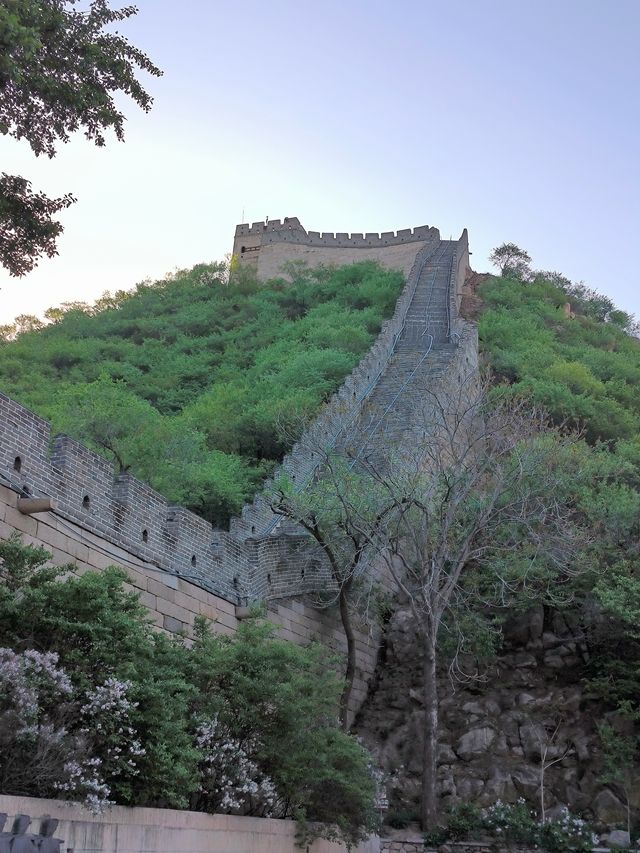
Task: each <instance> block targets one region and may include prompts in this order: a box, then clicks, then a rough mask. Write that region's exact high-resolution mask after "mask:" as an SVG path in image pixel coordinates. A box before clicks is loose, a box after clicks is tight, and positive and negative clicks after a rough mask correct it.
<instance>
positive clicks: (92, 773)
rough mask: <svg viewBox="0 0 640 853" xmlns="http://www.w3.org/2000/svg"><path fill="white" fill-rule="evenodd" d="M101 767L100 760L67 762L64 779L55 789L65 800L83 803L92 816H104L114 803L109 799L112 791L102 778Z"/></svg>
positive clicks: (56, 784)
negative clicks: (103, 813)
mask: <svg viewBox="0 0 640 853" xmlns="http://www.w3.org/2000/svg"><path fill="white" fill-rule="evenodd" d="M101 766H102V762H101V760H100V759H99V758H84V759H80V760H77V759H74V760H72V761H67V762H66V763H65V765H64V768H63V771H64V778H63V779H62V780H60V781H59V782H56V783H55V784H54V788H55V790H56V791H57V792H58V793H60V794H64V796H65V799H69V800H76V801H80V802H82V803H83V805H84V806H85V808H87V809H88V810H89V811H90V812H91V813H92V814H102V812H104V811H105V809H107V808H108V807H109V806H111V805H113V802H114V801H113V800H110V799H109V795H110V793H111V789H110V787H109V786H108V785H107V784H106V782H105V781H104V779H103V778H102V775H101Z"/></svg>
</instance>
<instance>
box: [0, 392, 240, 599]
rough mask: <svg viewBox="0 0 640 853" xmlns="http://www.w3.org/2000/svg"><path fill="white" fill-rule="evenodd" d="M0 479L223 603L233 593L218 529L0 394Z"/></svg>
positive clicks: (236, 587)
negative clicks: (119, 471) (45, 500)
mask: <svg viewBox="0 0 640 853" xmlns="http://www.w3.org/2000/svg"><path fill="white" fill-rule="evenodd" d="M0 482H2V483H3V484H4V485H8V486H10V487H11V488H12V489H14V490H16V491H18V492H19V493H20V494H21V495H23V496H27V495H28V496H31V497H37V498H41V497H47V498H50V499H51V500H52V502H54V504H55V510H54V511H55V513H56V514H57V515H58V516H60V517H62V518H63V519H67V520H68V521H70V522H73V523H74V524H77V525H79V526H80V527H82V528H84V529H85V530H87V531H90V532H91V533H93V534H96V535H98V536H100V537H101V538H102V539H104V540H106V541H107V542H111V543H113V544H114V545H116V546H118V547H120V548H123V549H124V550H126V551H128V552H129V553H131V554H133V555H134V556H136V557H139V558H140V559H141V560H144V561H146V562H149V563H151V564H153V565H156V566H158V568H160V569H163V570H165V571H167V572H169V573H170V574H174V575H180V576H182V577H184V578H187V579H189V580H192V581H193V583H195V584H197V585H200V586H202V587H203V588H204V589H207V590H209V591H212V592H215V593H217V594H218V595H221V596H222V597H223V598H227V599H228V600H230V601H236V600H238V599H240V598H241V595H240V593H241V591H242V590H243V589H246V585H247V581H246V577H244V576H239V575H240V572H241V571H242V569H243V564H242V562H239V563H238V564H236V563H231V562H229V561H225V560H223V559H222V557H221V551H222V548H221V539H222V537H223V536H224V534H222V533H221V532H220V531H216V530H214V529H213V528H212V526H211V524H209V522H207V521H205V520H204V519H203V518H200V517H199V516H197V515H195V513H192V512H189V510H187V509H185V508H184V507H176V506H172V505H171V504H170V503H169V502H168V501H167V500H166V499H165V498H164V497H163V496H162V495H160V494H159V493H158V492H156V491H155V490H154V489H152V488H151V487H150V486H148V485H147V484H146V483H143V482H142V481H140V480H137V479H136V478H135V477H132V476H131V475H130V474H127V473H125V474H118V475H116V474H115V472H114V468H113V465H112V463H111V462H109V460H107V459H105V458H104V457H103V456H100V455H99V454H98V453H96V452H94V451H93V450H90V449H89V448H88V447H85V446H84V445H82V444H80V442H78V441H75V439H72V438H70V437H69V436H66V435H58V436H54V437H52V435H51V426H50V424H49V423H48V422H47V421H45V420H43V419H42V418H39V417H38V416H37V415H35V414H34V413H33V412H31V411H29V410H28V409H26V408H24V406H21V405H20V404H19V403H16V402H15V401H14V400H11V399H10V398H9V397H7V396H6V395H4V394H0Z"/></svg>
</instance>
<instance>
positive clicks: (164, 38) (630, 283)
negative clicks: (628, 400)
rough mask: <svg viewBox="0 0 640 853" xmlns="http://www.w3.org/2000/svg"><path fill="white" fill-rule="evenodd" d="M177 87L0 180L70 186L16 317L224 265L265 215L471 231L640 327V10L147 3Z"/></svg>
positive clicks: (371, 227) (156, 56)
mask: <svg viewBox="0 0 640 853" xmlns="http://www.w3.org/2000/svg"><path fill="white" fill-rule="evenodd" d="M138 6H139V9H140V12H139V14H138V16H137V18H135V19H133V20H130V21H129V22H127V24H126V25H122V27H121V30H122V32H123V33H125V34H126V35H128V36H129V37H130V39H131V41H132V42H133V43H134V44H136V45H137V46H139V47H141V48H143V49H145V50H146V51H147V52H148V53H149V54H150V56H151V57H152V59H153V60H154V61H155V62H156V63H157V64H158V65H160V66H161V67H162V68H163V70H164V72H165V74H164V77H162V78H160V79H159V80H150V81H149V88H150V90H151V91H152V92H153V94H154V96H155V106H154V109H153V110H152V112H151V113H150V114H149V115H144V114H143V113H140V112H139V111H138V110H137V109H136V108H135V107H134V106H133V105H130V104H127V105H126V113H127V116H128V118H129V121H128V132H127V141H126V142H125V143H124V144H122V145H121V144H118V143H117V142H115V141H112V142H111V144H110V145H109V146H108V147H107V148H105V149H101V150H99V149H95V148H94V147H93V146H91V145H90V144H89V143H87V142H85V141H84V140H83V139H82V138H78V139H75V140H73V141H72V142H71V143H70V144H69V145H67V146H63V147H61V148H60V153H59V155H58V157H57V158H56V159H55V160H52V161H49V160H45V159H43V158H40V159H38V160H35V158H33V157H32V156H31V154H30V151H29V149H28V147H27V146H26V145H25V144H19V143H15V142H9V141H7V140H6V139H3V140H2V141H0V168H1V169H2V170H4V171H7V172H10V173H18V174H20V173H22V174H25V175H27V176H28V177H30V178H31V179H32V180H33V183H34V186H36V187H37V188H39V189H44V190H45V191H47V192H49V193H50V194H56V193H57V194H62V193H64V192H73V193H74V194H75V195H76V196H77V197H78V203H77V204H76V205H75V206H74V207H73V208H71V209H70V210H69V211H68V212H67V213H65V215H64V224H65V234H64V237H63V238H62V239H61V241H60V246H59V248H60V255H59V257H58V258H56V259H55V260H53V261H42V262H41V263H40V266H39V267H38V269H37V270H36V271H35V272H34V273H32V274H31V275H30V276H27V277H26V278H24V279H22V280H18V281H16V280H13V279H10V278H9V276H7V275H5V274H3V273H0V286H1V287H2V290H0V322H6V321H7V320H9V319H10V318H12V317H13V316H14V315H15V314H17V313H41V312H42V311H43V310H44V309H45V308H46V307H48V306H49V305H54V304H58V303H60V302H62V301H69V300H75V299H85V300H87V301H91V300H93V299H94V298H96V297H97V296H99V295H100V293H101V292H102V291H104V290H105V289H111V290H115V289H118V288H129V287H131V286H133V285H134V284H135V283H136V282H137V281H140V280H142V279H144V278H146V277H152V278H155V277H161V276H162V275H163V274H164V273H165V272H167V271H169V270H172V269H174V268H176V267H185V266H189V265H192V264H193V263H196V262H198V261H201V260H215V259H221V258H222V257H223V256H224V255H225V253H227V252H229V251H230V249H231V245H232V240H233V230H234V227H235V225H236V223H237V222H239V221H240V220H241V216H242V211H243V210H244V212H245V217H244V218H245V220H246V221H254V220H259V219H263V218H264V217H265V215H268V216H269V217H270V218H272V219H279V218H282V217H284V216H298V217H299V218H300V219H301V221H302V223H303V225H304V226H305V227H306V228H307V229H309V230H316V231H318V230H319V231H358V232H360V231H388V230H396V229H398V228H406V227H413V226H415V225H422V224H430V225H436V226H438V227H439V228H440V230H441V232H442V234H443V236H445V237H449V236H450V235H454V236H457V235H458V234H459V232H460V231H461V230H462V228H463V227H465V226H466V227H467V228H468V229H469V236H470V242H471V248H472V250H473V257H472V262H473V265H474V267H475V268H476V269H479V270H484V269H487V268H488V264H487V255H488V253H489V252H490V251H491V248H492V247H494V246H495V245H497V244H499V243H501V242H503V241H505V240H509V241H511V240H512V241H514V242H516V243H518V244H519V245H521V246H523V247H524V248H526V249H528V251H529V252H530V254H531V255H532V256H533V260H534V266H535V267H536V268H541V269H556V270H559V271H561V272H563V273H564V274H565V275H567V276H569V277H570V278H572V279H574V280H581V279H582V280H584V281H585V282H586V283H587V284H589V285H591V286H592V287H595V288H597V289H599V290H601V291H603V292H605V293H607V294H608V295H610V296H611V297H613V299H614V300H615V301H616V302H617V303H618V304H619V305H620V307H622V308H624V309H626V310H629V311H634V312H636V313H640V297H639V296H638V288H637V285H636V282H637V277H638V273H637V268H638V262H637V258H636V254H637V250H636V246H637V243H638V240H637V234H638V230H639V228H640V165H639V147H640V146H639V144H638V143H639V141H640V140H639V135H640V134H639V129H640V116H639V104H640V99H639V96H638V92H639V83H640V60H639V58H638V57H639V56H640V51H639V49H638V45H639V43H640V0H610V2H608V3H603V2H594V0H581V2H578V0H554V2H551V0H536V2H532V0H531V2H523V0H510V2H506V0H505V2H501V1H500V0H458V2H450V3H446V2H440V3H435V2H428V1H427V0H423V2H414V0H406V2H402V1H401V2H395V3H390V2H386V3H383V2H377V0H373V2H371V0H369V2H364V0H352V2H349V0H347V2H341V3H340V2H335V0H328V2H324V3H310V2H306V1H305V0H296V2H294V0H270V2H260V3H258V2H254V0H245V2H243V3H237V2H230V1H229V2H227V0H224V2H223V0H213V2H204V0H183V2H181V3H177V2H176V0H171V2H169V0H138Z"/></svg>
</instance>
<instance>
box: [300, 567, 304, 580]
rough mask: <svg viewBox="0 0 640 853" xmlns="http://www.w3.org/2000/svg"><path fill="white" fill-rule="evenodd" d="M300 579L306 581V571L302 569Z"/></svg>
mask: <svg viewBox="0 0 640 853" xmlns="http://www.w3.org/2000/svg"><path fill="white" fill-rule="evenodd" d="M300 578H301V580H304V569H300Z"/></svg>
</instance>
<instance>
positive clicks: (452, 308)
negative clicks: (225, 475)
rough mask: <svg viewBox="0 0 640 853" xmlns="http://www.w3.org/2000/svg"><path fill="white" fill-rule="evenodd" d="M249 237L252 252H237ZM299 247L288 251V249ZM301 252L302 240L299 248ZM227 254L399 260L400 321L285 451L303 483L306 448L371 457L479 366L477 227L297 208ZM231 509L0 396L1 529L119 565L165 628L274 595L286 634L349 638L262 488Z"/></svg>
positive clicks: (311, 556)
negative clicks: (306, 224) (157, 481)
mask: <svg viewBox="0 0 640 853" xmlns="http://www.w3.org/2000/svg"><path fill="white" fill-rule="evenodd" d="M243 249H244V251H242V250H243ZM294 249H295V250H294ZM298 250H300V251H298ZM234 253H236V254H238V256H239V257H240V259H241V260H240V262H241V263H255V264H257V269H258V275H259V277H260V278H263V279H264V278H266V277H268V276H269V275H271V274H274V265H275V264H276V263H278V264H279V267H278V269H277V270H276V271H277V272H279V270H280V267H281V266H282V263H283V262H285V261H286V260H304V261H305V262H307V263H310V264H319V263H323V264H324V263H330V262H333V263H336V264H342V263H348V262H352V261H354V260H357V259H370V258H374V259H375V260H378V261H380V262H381V263H384V264H385V265H387V266H389V267H397V268H400V269H402V270H403V271H404V272H405V274H406V285H405V287H404V289H403V291H402V294H401V295H400V297H399V299H398V302H397V304H396V308H395V311H394V314H393V317H391V319H389V320H387V321H386V322H385V323H384V324H383V326H382V329H381V330H380V333H379V335H378V337H377V339H376V341H375V343H374V345H373V346H372V348H371V349H370V350H369V352H368V353H367V354H366V355H365V357H364V358H363V359H362V361H361V362H360V364H359V365H358V366H357V367H356V368H355V369H354V370H353V372H352V373H351V375H350V376H349V377H348V378H347V379H346V381H345V382H344V383H343V385H342V386H341V388H340V389H339V390H338V391H337V392H336V394H334V396H333V397H332V398H331V400H330V401H329V402H328V403H327V404H326V406H325V407H324V408H323V410H322V411H321V412H320V414H319V415H318V417H317V418H316V419H315V420H314V421H313V422H312V423H311V424H310V426H309V428H308V430H307V433H306V434H305V436H303V438H302V439H301V440H300V441H299V442H298V443H297V444H296V445H295V446H294V447H293V448H292V450H291V452H290V453H289V454H288V455H287V457H286V458H285V459H284V460H283V463H282V465H281V470H282V471H283V472H284V473H286V475H287V476H288V478H289V479H290V480H291V481H292V483H294V484H295V485H296V487H297V488H304V486H305V484H306V483H308V482H309V480H310V479H311V478H312V477H313V475H314V474H315V472H316V470H317V468H318V464H319V463H318V457H316V456H314V454H312V453H310V452H309V449H308V448H309V447H310V446H313V445H314V444H315V445H316V446H321V447H323V448H329V449H335V451H336V452H337V453H341V452H343V453H344V452H347V451H349V452H350V453H351V455H352V456H353V457H355V458H357V457H358V455H359V454H367V455H370V454H372V453H375V451H376V446H378V445H379V444H380V443H381V442H382V443H383V444H389V443H392V444H395V445H397V444H401V443H402V442H403V441H406V440H408V439H407V436H408V435H411V433H412V431H413V434H414V435H415V430H423V429H424V414H423V405H422V404H423V402H424V399H425V397H426V392H427V390H429V391H433V390H434V389H435V388H437V387H443V386H444V387H447V388H459V387H461V385H462V384H463V383H464V382H466V381H467V380H468V378H469V377H470V376H473V375H475V374H476V373H477V337H476V332H475V327H474V326H473V324H471V323H468V322H466V321H464V320H462V319H461V318H460V317H459V306H460V298H461V293H462V286H463V283H464V279H465V275H466V273H467V270H468V260H469V251H468V239H467V233H466V231H464V232H463V233H462V236H461V237H460V239H459V240H441V239H440V235H439V232H438V230H437V229H436V228H433V227H429V226H424V227H421V228H416V229H414V230H413V231H411V230H406V231H399V232H398V233H397V234H394V233H392V232H390V233H387V234H384V233H383V234H382V235H378V234H365V235H362V234H352V235H347V234H337V235H333V234H322V235H321V234H317V233H314V232H309V233H307V232H306V231H305V230H304V229H303V228H302V226H301V225H300V223H299V221H298V220H297V219H295V218H291V219H285V220H284V223H281V222H280V221H275V222H269V223H255V224H253V225H251V226H249V225H239V226H238V228H237V229H236V236H235V242H234ZM270 485H271V481H269V482H267V483H266V485H265V490H264V491H263V492H262V493H260V494H258V495H257V496H256V498H255V500H254V501H253V503H252V504H250V505H247V506H245V508H244V509H243V511H242V514H241V516H240V517H238V518H236V519H234V520H233V521H232V524H231V526H230V530H229V531H228V532H227V531H221V530H214V529H212V527H211V525H210V524H208V523H207V522H206V521H204V520H203V519H202V518H199V517H198V516H196V515H194V514H193V513H191V512H189V511H187V510H186V509H184V508H182V507H174V506H170V505H169V504H168V503H167V501H166V500H165V499H164V498H163V497H162V496H161V495H160V494H158V493H157V492H155V491H154V490H153V489H151V488H150V487H149V486H147V485H146V484H145V483H142V482H140V481H139V480H136V479H135V478H134V477H132V476H130V475H129V474H122V475H118V476H114V471H113V467H112V465H111V463H110V462H108V461H107V460H106V459H104V458H103V457H101V456H99V455H98V454H96V453H94V452H93V451H91V450H89V449H88V448H86V447H84V446H82V445H81V444H79V443H78V442H76V441H74V440H73V439H71V438H69V437H67V436H55V437H54V436H52V435H51V431H50V426H49V424H48V423H47V422H46V421H44V420H42V419H41V418H39V417H38V416H37V415H35V414H34V413H33V412H30V411H28V410H27V409H25V408H23V407H22V406H20V405H19V404H18V403H16V402H15V401H13V400H11V399H9V398H8V397H6V396H4V395H2V394H0V536H2V538H6V537H7V536H8V535H10V533H11V532H13V531H14V530H17V531H19V532H20V533H21V534H22V535H23V539H24V541H26V542H31V543H37V544H42V545H44V546H45V547H46V548H47V549H48V550H49V551H51V552H52V554H53V562H54V563H56V564H66V563H69V562H73V563H75V564H76V565H77V567H78V571H83V570H86V569H87V568H104V567H105V566H107V565H112V564H115V565H120V566H122V567H123V568H125V569H126V571H127V572H128V574H129V577H130V581H131V586H132V588H134V589H136V590H137V591H138V592H139V593H140V596H141V600H142V603H143V604H145V605H146V606H147V607H148V608H149V611H150V613H151V616H152V618H153V619H154V621H155V623H156V624H157V625H158V627H159V628H160V629H163V630H166V631H169V632H174V633H175V632H185V633H187V634H188V633H189V631H190V629H191V626H192V624H193V620H194V618H195V616H196V615H198V614H201V615H204V616H207V617H208V618H210V619H212V620H214V627H215V629H216V630H219V631H222V632H233V631H234V630H235V628H236V625H237V620H238V619H239V618H242V617H243V616H244V615H246V605H247V604H250V603H252V602H259V601H260V602H266V603H267V605H268V611H269V617H270V618H271V619H272V621H273V622H274V623H275V624H277V625H278V626H279V630H280V634H281V636H283V637H285V638H286V639H289V640H292V641H295V642H305V641H308V640H309V639H311V638H312V637H318V638H322V639H324V640H325V641H327V642H329V643H331V644H332V645H334V646H336V647H341V646H342V643H343V639H342V633H341V630H340V628H339V624H338V622H337V617H336V615H335V613H333V612H332V611H331V610H318V609H316V608H315V607H314V606H312V604H310V603H309V601H308V599H307V598H306V595H307V594H308V593H310V592H312V591H318V590H321V589H322V588H323V587H325V586H326V584H327V573H326V571H325V570H323V567H322V559H321V556H319V555H318V553H317V551H316V550H314V549H313V548H310V547H308V539H307V538H306V537H305V536H304V535H302V533H301V531H296V530H295V529H292V527H291V525H287V524H286V523H283V522H282V521H281V518H280V517H279V516H277V515H274V513H273V512H272V510H271V507H270V502H269V500H268V490H269V487H270ZM34 498H46V499H49V501H50V507H51V508H50V509H49V510H47V511H43V512H38V513H37V514H36V513H34V514H31V513H30V512H29V511H25V506H26V505H25V503H24V500H25V499H34ZM357 645H358V650H357V655H358V672H357V678H356V683H355V688H354V692H353V706H354V709H355V708H357V707H358V705H359V704H360V702H361V701H362V699H363V698H364V696H365V695H366V689H367V682H368V680H369V678H370V676H371V675H372V673H373V670H374V668H375V663H376V655H377V636H376V632H370V631H369V630H367V629H366V628H365V629H363V630H362V631H361V632H360V634H359V637H358V644H357Z"/></svg>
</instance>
